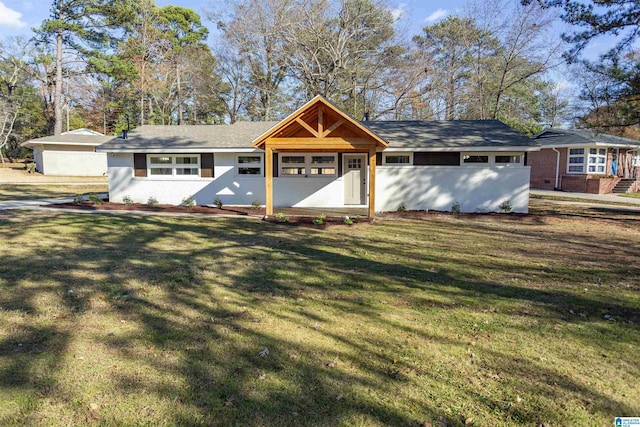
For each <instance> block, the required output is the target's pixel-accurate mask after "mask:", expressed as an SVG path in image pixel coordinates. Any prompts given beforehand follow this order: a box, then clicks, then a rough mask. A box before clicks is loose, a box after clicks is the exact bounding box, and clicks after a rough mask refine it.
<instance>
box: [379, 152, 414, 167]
mask: <svg viewBox="0 0 640 427" xmlns="http://www.w3.org/2000/svg"><path fill="white" fill-rule="evenodd" d="M382 160H383V161H382V164H383V165H394V166H395V165H410V164H411V154H410V153H383V158H382Z"/></svg>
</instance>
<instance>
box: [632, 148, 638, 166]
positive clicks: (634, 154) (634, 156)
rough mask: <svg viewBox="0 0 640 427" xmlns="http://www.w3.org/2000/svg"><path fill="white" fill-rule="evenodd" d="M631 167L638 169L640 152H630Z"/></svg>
mask: <svg viewBox="0 0 640 427" xmlns="http://www.w3.org/2000/svg"><path fill="white" fill-rule="evenodd" d="M631 165H632V166H638V167H640V150H636V151H633V152H631Z"/></svg>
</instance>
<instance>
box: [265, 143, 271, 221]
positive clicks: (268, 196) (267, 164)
mask: <svg viewBox="0 0 640 427" xmlns="http://www.w3.org/2000/svg"><path fill="white" fill-rule="evenodd" d="M264 154H265V155H264V171H265V173H264V174H265V182H266V184H265V199H266V200H265V204H266V206H265V207H266V212H265V214H266V215H273V149H272V148H271V147H269V143H268V142H267V143H266V144H265V147H264Z"/></svg>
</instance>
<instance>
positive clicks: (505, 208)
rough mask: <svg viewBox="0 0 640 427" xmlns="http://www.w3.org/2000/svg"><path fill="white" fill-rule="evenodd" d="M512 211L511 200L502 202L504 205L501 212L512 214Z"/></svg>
mask: <svg viewBox="0 0 640 427" xmlns="http://www.w3.org/2000/svg"><path fill="white" fill-rule="evenodd" d="M511 209H513V206H511V201H510V200H505V201H504V202H502V204H501V205H500V210H501V211H502V212H504V213H509V212H511Z"/></svg>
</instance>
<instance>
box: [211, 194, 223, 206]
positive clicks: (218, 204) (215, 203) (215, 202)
mask: <svg viewBox="0 0 640 427" xmlns="http://www.w3.org/2000/svg"><path fill="white" fill-rule="evenodd" d="M213 204H214V205H216V208H218V209H222V200H220V197H218V196H216V198H215V200H214V201H213Z"/></svg>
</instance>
